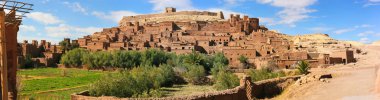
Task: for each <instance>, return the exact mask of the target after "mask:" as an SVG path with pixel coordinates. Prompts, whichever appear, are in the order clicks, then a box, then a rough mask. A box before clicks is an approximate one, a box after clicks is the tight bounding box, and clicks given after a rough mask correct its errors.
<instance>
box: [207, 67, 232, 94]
mask: <svg viewBox="0 0 380 100" xmlns="http://www.w3.org/2000/svg"><path fill="white" fill-rule="evenodd" d="M211 71H212V75H213V79H214V82H215V84H214V87H215V88H216V89H217V90H225V89H231V88H234V87H236V86H238V85H239V78H238V77H237V76H236V75H235V74H233V73H231V72H229V71H227V69H226V67H224V66H223V65H221V66H215V67H214V68H213V69H211Z"/></svg>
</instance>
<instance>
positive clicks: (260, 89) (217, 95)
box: [71, 76, 300, 100]
mask: <svg viewBox="0 0 380 100" xmlns="http://www.w3.org/2000/svg"><path fill="white" fill-rule="evenodd" d="M299 77H300V76H293V77H283V78H275V79H269V80H264V81H259V82H254V83H251V82H250V81H251V80H250V77H245V78H242V79H241V80H240V86H238V87H235V88H233V89H227V90H223V91H217V92H208V93H204V94H198V95H188V96H180V97H164V98H117V97H112V96H102V97H91V96H88V95H89V94H88V91H84V92H81V93H77V94H73V95H71V100H253V98H258V99H262V98H270V97H273V96H275V95H278V94H280V93H281V92H282V90H283V89H284V88H286V87H287V86H289V85H290V84H292V83H294V81H295V80H297V79H298V78H299Z"/></svg>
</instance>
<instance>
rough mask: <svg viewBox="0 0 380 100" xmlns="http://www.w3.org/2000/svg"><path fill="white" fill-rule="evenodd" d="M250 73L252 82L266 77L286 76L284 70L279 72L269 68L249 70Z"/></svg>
mask: <svg viewBox="0 0 380 100" xmlns="http://www.w3.org/2000/svg"><path fill="white" fill-rule="evenodd" d="M248 75H249V76H251V80H252V82H256V81H260V80H265V79H271V78H276V77H283V76H285V73H284V72H283V71H279V72H272V71H271V70H269V69H265V68H264V69H260V70H254V69H252V70H251V71H249V72H248Z"/></svg>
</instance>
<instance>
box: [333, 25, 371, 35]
mask: <svg viewBox="0 0 380 100" xmlns="http://www.w3.org/2000/svg"><path fill="white" fill-rule="evenodd" d="M369 27H373V25H369V24H362V25H356V26H354V27H352V28H344V29H339V30H336V31H334V33H335V34H343V33H346V32H351V31H355V30H357V29H360V28H369ZM361 35H364V34H363V33H362V34H360V33H359V34H358V36H361Z"/></svg>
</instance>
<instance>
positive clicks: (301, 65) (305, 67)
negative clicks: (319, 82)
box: [297, 60, 310, 74]
mask: <svg viewBox="0 0 380 100" xmlns="http://www.w3.org/2000/svg"><path fill="white" fill-rule="evenodd" d="M297 69H298V71H300V72H301V74H308V73H309V69H310V67H309V63H308V62H307V61H304V60H302V61H299V62H298V67H297Z"/></svg>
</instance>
